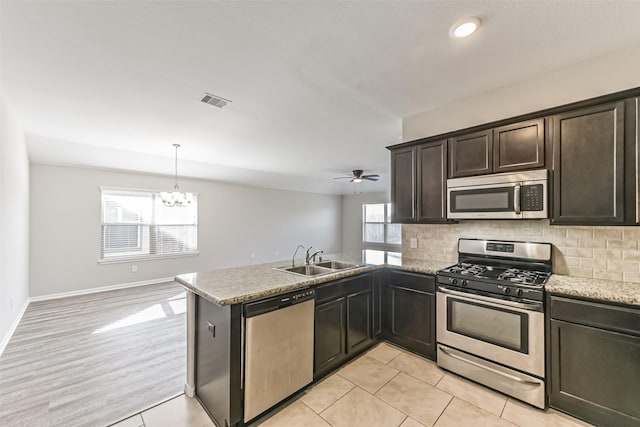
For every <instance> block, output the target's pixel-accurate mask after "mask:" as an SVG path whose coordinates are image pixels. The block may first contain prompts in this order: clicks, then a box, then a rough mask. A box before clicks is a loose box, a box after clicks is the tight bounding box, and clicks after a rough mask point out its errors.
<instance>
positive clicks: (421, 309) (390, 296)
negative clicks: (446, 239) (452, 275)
mask: <svg viewBox="0 0 640 427" xmlns="http://www.w3.org/2000/svg"><path fill="white" fill-rule="evenodd" d="M386 282H387V283H386V285H385V289H384V293H383V295H384V297H383V298H384V301H385V302H384V304H385V307H384V309H383V318H384V326H383V337H384V338H385V339H386V340H388V341H389V342H392V343H394V344H397V345H399V346H401V347H404V348H406V349H408V350H411V351H414V352H416V353H418V354H421V355H423V356H425V357H428V358H430V359H432V360H435V359H436V333H435V331H436V328H435V321H436V297H435V277H433V276H427V275H423V274H414V273H405V272H399V271H390V272H388V273H387V280H386Z"/></svg>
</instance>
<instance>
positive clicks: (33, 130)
mask: <svg viewBox="0 0 640 427" xmlns="http://www.w3.org/2000/svg"><path fill="white" fill-rule="evenodd" d="M471 15H476V16H480V17H481V18H482V20H483V22H484V24H483V26H482V27H481V29H480V30H479V31H478V32H477V33H476V34H474V35H473V36H472V37H470V38H469V39H464V40H453V39H451V38H450V37H449V35H448V30H449V27H450V25H451V24H452V23H453V22H454V21H456V20H458V19H459V18H461V17H466V16H471ZM638 16H640V1H602V2H592V1H545V2H543V1H423V2H418V1H411V2H410V1H406V2H405V1H380V2H344V1H279V2H259V1H243V2H206V1H200V2H195V1H169V2H151V1H149V2H143V1H84V2H79V1H76V2H58V1H48V2H29V1H6V0H2V1H1V3H0V49H1V50H0V60H1V62H0V66H1V68H0V71H1V75H0V83H1V85H2V86H1V87H0V91H1V92H2V95H3V96H4V97H5V99H6V100H7V103H8V104H9V105H10V107H11V108H12V109H13V110H14V112H15V114H16V116H17V117H18V118H19V120H20V121H21V123H22V125H23V128H24V129H25V132H26V133H27V141H28V145H29V152H30V157H31V159H32V161H34V162H41V163H53V164H70V165H79V166H89V167H103V168H115V169H125V170H136V171H142V172H152V173H165V174H171V173H172V172H173V169H172V168H173V159H172V156H173V147H172V146H171V145H172V144H173V143H180V144H182V148H181V150H180V153H179V156H180V160H181V161H180V174H181V175H182V176H192V177H200V178H210V179H220V180H229V181H235V182H241V183H246V184H253V185H260V186H266V187H274V188H287V189H295V190H302V191H314V192H326V193H336V194H340V193H350V192H352V191H353V190H354V189H355V188H356V187H355V184H347V183H344V182H339V181H335V180H332V179H331V178H332V177H334V176H339V175H342V174H344V173H346V172H348V171H350V170H351V169H364V170H365V172H366V173H379V174H381V175H383V177H382V179H381V180H380V182H378V183H370V182H366V183H364V184H361V185H360V186H358V187H357V189H358V190H359V191H361V190H362V191H367V192H369V191H378V190H386V189H387V188H388V183H389V181H388V174H389V171H388V158H389V156H388V152H387V150H385V149H384V147H385V146H387V145H390V144H394V143H397V142H399V141H400V140H401V135H400V133H401V119H402V117H405V116H407V115H410V114H412V113H416V112H419V111H423V110H428V109H433V108H438V107H439V106H443V105H446V104H448V103H451V102H453V101H456V100H459V99H462V98H465V97H468V96H471V95H476V94H480V93H483V92H486V91H490V90H492V89H495V88H498V87H502V86H505V85H509V84H513V83H514V82H519V81H523V80H527V79H530V78H532V77H533V76H536V75H540V74H542V73H545V72H549V71H551V70H555V69H559V68H563V67H567V66H569V65H572V64H575V63H577V62H580V61H584V60H587V59H590V58H594V57H598V56H601V55H605V54H607V53H610V52H614V51H619V50H623V49H627V48H629V47H633V46H637V45H638V44H640V25H638V22H637V18H638ZM205 91H208V92H211V93H214V94H216V95H219V96H222V97H224V98H227V99H231V100H232V101H233V102H232V103H231V104H230V105H229V106H227V107H226V108H224V109H222V110H220V109H217V108H215V107H212V106H209V105H205V104H202V103H200V102H199V99H200V97H201V96H202V94H203V92H205Z"/></svg>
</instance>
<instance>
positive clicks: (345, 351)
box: [314, 273, 373, 379]
mask: <svg viewBox="0 0 640 427" xmlns="http://www.w3.org/2000/svg"><path fill="white" fill-rule="evenodd" d="M372 296H373V292H372V278H371V274H370V273H367V274H363V275H359V276H355V277H350V278H347V279H343V280H338V281H336V282H331V283H327V284H325V285H320V286H318V287H317V288H316V313H315V316H316V318H315V338H314V340H315V347H314V359H315V361H314V378H316V379H317V378H319V377H321V376H323V375H324V374H326V373H328V372H329V371H331V370H333V369H335V368H337V367H338V366H340V365H342V364H343V363H344V362H346V361H347V360H348V359H350V358H352V357H354V356H355V355H357V354H358V353H359V352H360V351H362V350H364V349H366V348H367V347H369V346H370V345H371V344H372V343H373V327H372V323H373V316H372V309H373V298H372Z"/></svg>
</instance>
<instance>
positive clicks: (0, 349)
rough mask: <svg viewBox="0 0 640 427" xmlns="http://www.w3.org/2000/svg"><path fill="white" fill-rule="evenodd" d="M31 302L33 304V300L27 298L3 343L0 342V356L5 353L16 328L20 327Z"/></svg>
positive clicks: (3, 338)
mask: <svg viewBox="0 0 640 427" xmlns="http://www.w3.org/2000/svg"><path fill="white" fill-rule="evenodd" d="M30 302H31V298H27V299H26V300H25V301H24V304H22V307H21V308H20V311H19V312H18V315H17V316H16V318H15V319H13V323H11V327H10V328H9V330H8V331H7V333H6V334H5V335H4V337H2V341H0V356H2V353H4V349H5V348H6V347H7V344H9V340H10V339H11V337H12V336H13V333H14V332H15V331H16V328H17V327H18V323H20V320H22V316H23V315H24V312H25V311H26V310H27V307H28V306H29V303H30Z"/></svg>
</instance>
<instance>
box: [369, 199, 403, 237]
mask: <svg viewBox="0 0 640 427" xmlns="http://www.w3.org/2000/svg"><path fill="white" fill-rule="evenodd" d="M362 218H363V221H362V223H363V230H362V241H363V243H364V244H365V245H401V244H402V226H401V225H400V224H391V223H390V222H391V203H376V204H366V205H362Z"/></svg>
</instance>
